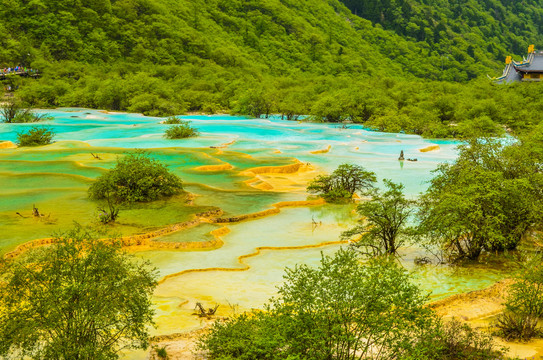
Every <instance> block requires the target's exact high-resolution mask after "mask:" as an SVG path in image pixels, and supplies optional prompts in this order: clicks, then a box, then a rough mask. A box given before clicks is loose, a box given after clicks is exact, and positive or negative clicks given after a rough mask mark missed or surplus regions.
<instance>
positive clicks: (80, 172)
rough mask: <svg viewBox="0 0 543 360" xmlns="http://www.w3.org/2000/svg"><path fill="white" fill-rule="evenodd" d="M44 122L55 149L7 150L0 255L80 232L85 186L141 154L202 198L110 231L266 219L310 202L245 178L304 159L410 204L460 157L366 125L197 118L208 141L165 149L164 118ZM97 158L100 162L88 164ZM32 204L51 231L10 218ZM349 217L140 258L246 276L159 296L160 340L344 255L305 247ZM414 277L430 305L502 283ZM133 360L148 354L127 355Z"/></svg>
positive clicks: (347, 213) (151, 209) (197, 231)
mask: <svg viewBox="0 0 543 360" xmlns="http://www.w3.org/2000/svg"><path fill="white" fill-rule="evenodd" d="M48 113H49V114H50V115H51V116H53V117H54V119H53V120H51V121H47V122H45V123H44V124H43V125H46V126H49V127H51V128H52V129H53V130H54V131H55V132H56V133H57V135H56V138H55V140H56V141H59V142H58V143H57V144H53V145H49V146H44V147H39V148H33V149H24V148H21V149H0V185H2V187H3V189H4V191H3V192H1V193H0V227H1V228H2V229H3V230H4V231H3V233H4V234H9V235H4V239H3V241H1V242H0V250H6V249H12V248H13V247H14V246H15V245H17V244H20V243H22V242H25V241H30V240H33V239H36V238H40V237H46V235H48V234H50V233H52V232H53V231H55V230H58V229H65V228H66V227H68V226H70V225H69V224H70V223H71V222H72V221H73V220H77V221H80V222H83V223H85V221H87V220H88V219H89V218H90V217H91V215H92V213H93V212H94V211H95V204H94V203H93V202H91V201H90V200H88V199H87V197H86V189H87V187H88V185H89V184H90V183H91V182H92V181H93V180H94V179H95V178H96V177H98V176H99V175H100V174H102V173H104V172H105V171H107V169H109V168H111V166H113V164H114V163H115V159H116V158H117V156H120V155H122V154H123V153H124V152H126V151H130V150H131V149H134V148H142V149H148V150H149V151H150V152H151V153H152V154H153V156H154V157H156V158H157V159H159V160H161V161H164V162H165V163H166V164H167V165H168V166H169V167H170V169H171V170H172V171H173V172H175V173H176V174H178V175H179V176H181V177H182V179H183V180H184V183H185V188H186V190H187V191H189V192H191V193H193V194H195V195H196V198H195V200H194V209H193V208H191V207H187V206H185V205H184V204H183V200H182V199H172V200H170V201H166V202H164V203H163V204H162V203H158V204H155V205H152V206H144V207H141V208H138V209H132V210H125V211H124V212H121V217H120V220H119V224H117V225H115V230H116V231H119V232H121V233H123V234H126V233H127V232H128V233H134V232H145V231H150V230H152V229H153V228H154V227H153V225H155V226H156V227H160V226H164V225H167V224H168V223H173V222H179V221H185V220H187V219H189V218H190V216H191V214H193V213H197V212H199V211H202V209H204V210H205V209H210V208H212V207H218V208H221V209H222V210H223V211H224V213H225V215H224V216H238V215H242V214H248V213H254V212H259V211H262V210H266V209H270V208H271V207H272V205H273V204H274V203H277V202H281V201H293V200H305V199H306V198H307V195H308V194H307V193H306V192H305V186H300V184H298V186H297V187H296V186H293V187H291V188H289V189H288V190H284V189H283V190H281V191H262V190H259V189H255V188H252V187H250V186H248V185H246V184H245V183H244V181H246V180H248V179H249V178H250V177H249V176H248V175H244V174H243V173H242V172H243V171H244V170H247V169H250V168H254V167H260V166H278V165H286V164H291V163H293V161H294V159H298V160H299V161H301V162H304V163H311V164H312V165H313V166H314V167H315V168H316V171H315V174H318V173H323V172H331V171H333V170H334V169H335V168H336V167H337V166H338V165H340V164H342V163H353V164H358V165H362V166H364V167H365V168H367V169H368V170H371V171H374V172H375V173H376V174H377V177H378V179H379V180H382V179H385V178H387V179H392V180H394V181H396V182H401V183H402V184H404V185H405V189H406V194H408V195H409V196H411V197H415V196H417V194H419V193H420V192H422V191H424V190H425V189H426V187H427V181H428V180H430V179H431V177H432V170H434V169H435V168H436V167H437V165H438V164H439V163H442V162H447V161H452V160H454V159H455V157H456V156H457V152H456V146H457V143H456V142H454V141H446V140H425V139H422V138H421V137H419V136H414V135H405V134H387V133H379V132H372V131H368V130H367V129H364V128H363V127H362V126H359V125H353V126H351V127H350V128H348V129H340V128H338V127H337V125H335V124H314V123H301V122H293V121H283V120H280V119H277V118H274V119H249V118H245V117H234V116H224V115H221V116H219V115H216V116H182V118H183V119H185V120H190V121H191V122H192V125H193V126H194V127H196V128H198V130H199V131H200V134H201V135H200V136H199V137H197V138H190V139H183V140H167V139H164V138H163V137H162V134H163V133H164V130H165V129H166V128H167V127H168V125H164V124H160V122H161V121H163V120H164V119H162V118H155V117H145V116H142V115H137V114H123V113H115V114H109V113H105V112H101V111H97V110H87V109H63V110H62V109H61V110H54V111H48ZM29 126H33V125H30V124H2V125H1V126H0V140H10V141H15V140H16V133H17V132H18V131H23V130H24V129H25V128H28V127H29ZM225 144H228V145H225ZM431 145H439V149H438V150H436V151H430V152H420V151H419V150H420V149H422V148H426V147H428V146H431ZM329 146H330V147H331V148H330V151H328V152H326V153H320V154H312V153H311V152H312V151H316V150H323V149H327V148H328V147H329ZM215 147H221V148H220V149H217V148H215ZM402 150H403V151H404V154H405V158H417V159H418V161H416V162H408V161H404V162H399V161H398V160H397V159H398V156H399V154H400V151H402ZM91 152H93V153H95V154H99V155H100V156H101V157H102V158H103V160H101V161H98V160H96V159H94V158H92V156H90V153H91ZM224 164H230V165H231V166H232V168H229V169H227V170H220V171H210V172H204V171H199V170H198V169H197V167H199V166H202V165H224ZM291 177H292V176H291V174H284V175H283V174H276V180H277V179H278V180H279V181H281V180H284V181H285V182H287V183H288V182H289V181H291ZM292 181H294V180H292ZM302 185H303V184H302ZM33 203H38V205H39V207H40V209H44V211H45V212H51V213H52V218H54V221H51V222H48V223H45V222H40V223H38V224H36V223H35V222H33V219H28V218H24V219H23V218H20V217H18V216H17V215H15V212H21V213H23V214H24V213H25V211H26V213H28V210H29V207H30V206H31V205H32V204H33ZM30 209H31V207H30ZM353 209H354V207H353V206H333V205H324V206H322V205H321V206H315V207H298V208H284V209H282V210H281V212H280V213H279V214H276V215H273V216H268V217H264V218H259V219H256V220H250V221H244V222H241V223H237V224H228V225H227V227H228V230H229V231H230V232H229V233H227V234H226V233H225V234H223V235H221V239H222V241H223V242H224V245H223V246H222V247H220V248H219V249H216V250H206V251H175V250H159V249H152V250H148V251H141V252H138V253H137V254H138V256H141V257H142V258H145V259H149V260H150V261H151V262H152V263H153V264H154V265H155V266H156V267H157V268H158V270H159V272H160V274H161V276H167V275H171V274H176V273H179V272H183V271H186V270H193V269H210V268H225V269H246V271H237V272H226V271H222V270H215V271H204V272H191V273H187V274H184V275H180V276H175V277H171V278H169V279H168V280H166V281H164V282H163V283H161V284H160V285H159V287H158V288H157V290H156V293H155V298H154V301H155V304H156V309H157V317H156V322H157V325H158V328H157V329H155V330H154V331H153V332H154V333H155V334H168V333H176V332H182V331H187V330H191V329H195V328H198V327H199V326H200V323H199V320H198V319H197V318H194V317H193V316H192V315H191V313H192V308H193V307H194V303H195V302H196V301H200V302H203V303H204V304H205V305H206V306H207V305H213V304H215V303H219V304H222V305H221V309H227V308H228V305H227V304H228V303H231V304H238V305H239V306H240V309H249V308H253V307H259V306H262V304H263V302H265V301H266V300H267V299H268V298H269V297H270V296H272V295H274V294H275V291H276V290H275V286H276V285H278V284H279V283H280V282H281V281H282V275H283V269H284V267H285V266H294V265H295V264H296V263H302V262H305V263H310V264H317V263H318V261H319V259H320V253H321V251H324V252H325V253H331V252H332V251H334V250H336V249H337V248H338V247H339V246H340V245H337V244H336V245H328V246H323V247H319V248H301V247H303V246H314V245H318V244H322V243H326V242H330V241H337V240H338V238H339V235H340V234H341V232H342V231H345V230H347V229H349V228H350V227H352V226H353V225H354V224H355V222H356V214H354V213H353ZM165 212H166V213H165ZM165 215H166V216H165ZM313 220H315V221H317V222H318V223H319V225H318V226H317V227H315V226H313V225H312V222H313ZM157 222H160V223H157ZM218 228H221V226H217V225H210V224H202V225H199V226H197V227H194V228H192V229H189V230H186V231H179V232H175V233H172V234H168V235H167V236H164V237H163V238H162V239H159V240H161V241H164V242H168V243H175V242H179V243H184V242H205V241H208V240H210V239H213V236H212V235H211V234H210V232H211V231H212V230H216V229H218ZM258 247H265V248H266V250H262V251H261V252H260V254H258V255H256V256H254V257H250V258H247V259H243V260H242V261H240V260H239V259H238V257H239V256H241V255H247V254H251V253H254V252H255V250H256V249H257V248H258ZM293 247H296V248H293ZM269 248H272V249H269ZM420 253H421V250H420V249H410V250H406V251H404V252H403V254H404V258H403V261H404V263H405V264H406V266H407V267H409V268H413V265H412V264H413V259H414V257H415V256H417V255H420ZM415 272H416V279H417V282H419V283H420V284H421V285H422V287H423V288H424V289H425V291H429V292H431V293H432V295H431V296H432V297H433V298H440V297H443V296H446V295H450V294H453V293H457V292H463V291H467V290H473V289H478V288H482V287H485V286H488V285H490V284H491V283H492V282H494V281H496V280H498V279H499V278H500V277H502V276H503V274H502V273H501V272H500V271H498V270H488V269H487V270H485V269H477V270H476V271H471V270H466V271H462V270H457V269H453V268H449V267H444V266H437V267H436V266H434V267H424V268H416V269H415ZM185 301H188V302H187V303H185ZM221 311H226V310H221ZM127 358H129V359H139V358H145V356H144V355H142V354H141V353H131V354H128V355H127Z"/></svg>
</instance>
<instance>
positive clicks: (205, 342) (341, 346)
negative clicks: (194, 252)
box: [200, 249, 433, 360]
mask: <svg viewBox="0 0 543 360" xmlns="http://www.w3.org/2000/svg"><path fill="white" fill-rule="evenodd" d="M284 278H285V283H284V284H283V285H282V286H280V287H279V297H278V298H277V299H272V300H271V301H270V302H269V304H268V305H267V307H266V312H253V313H250V314H243V315H241V316H239V317H235V318H233V319H231V320H227V321H226V322H224V323H221V322H218V323H216V324H215V325H214V327H213V328H212V330H211V332H210V333H209V334H208V335H206V336H204V337H203V339H202V341H201V344H200V345H201V347H202V348H204V349H208V350H209V351H210V355H211V358H212V359H233V358H236V359H256V358H258V359H287V358H288V359H315V360H326V359H364V358H366V357H370V356H372V359H375V360H379V359H383V360H384V359H388V360H394V359H400V358H401V354H405V353H409V352H410V351H411V350H412V349H414V347H415V345H416V343H417V342H418V340H419V339H420V337H421V336H424V334H426V332H427V331H428V329H430V328H431V326H432V325H431V324H432V322H433V318H432V312H431V310H430V309H428V308H425V307H423V305H424V303H425V301H426V297H425V296H423V295H422V294H421V292H420V291H419V290H418V288H417V287H416V286H414V285H412V284H411V283H410V281H409V277H408V275H407V273H406V272H405V270H403V269H402V268H401V267H400V266H399V265H397V264H396V263H394V262H392V261H388V260H386V259H380V260H375V259H374V260H371V261H369V263H367V264H365V265H363V264H361V262H360V259H359V258H358V256H357V254H356V253H355V252H354V251H352V250H351V249H341V250H339V251H338V252H337V253H336V254H335V255H333V256H324V255H323V256H322V259H321V263H320V266H319V267H317V268H312V267H309V266H306V265H298V266H296V267H295V268H293V269H287V270H286V273H285V276H284Z"/></svg>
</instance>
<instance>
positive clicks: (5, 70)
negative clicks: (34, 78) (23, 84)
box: [0, 65, 38, 75]
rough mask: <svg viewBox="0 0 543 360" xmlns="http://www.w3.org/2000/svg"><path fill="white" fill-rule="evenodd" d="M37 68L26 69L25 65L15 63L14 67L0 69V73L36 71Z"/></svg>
mask: <svg viewBox="0 0 543 360" xmlns="http://www.w3.org/2000/svg"><path fill="white" fill-rule="evenodd" d="M37 72H38V70H35V69H27V68H26V66H25V67H23V66H21V65H17V66H15V67H7V68H3V69H0V75H7V74H19V73H25V74H29V73H37Z"/></svg>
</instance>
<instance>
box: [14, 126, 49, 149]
mask: <svg viewBox="0 0 543 360" xmlns="http://www.w3.org/2000/svg"><path fill="white" fill-rule="evenodd" d="M54 135H55V133H54V132H53V130H51V129H49V128H47V127H39V126H33V127H31V128H30V130H28V131H27V132H20V133H17V143H18V144H19V146H41V145H47V144H50V143H51V142H53V136H54Z"/></svg>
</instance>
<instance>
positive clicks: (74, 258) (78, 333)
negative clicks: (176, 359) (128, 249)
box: [0, 225, 157, 360]
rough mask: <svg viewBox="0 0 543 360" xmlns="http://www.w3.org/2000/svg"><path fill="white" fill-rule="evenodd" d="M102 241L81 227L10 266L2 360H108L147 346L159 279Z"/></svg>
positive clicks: (1, 301)
mask: <svg viewBox="0 0 543 360" xmlns="http://www.w3.org/2000/svg"><path fill="white" fill-rule="evenodd" d="M100 235H103V234H100ZM100 235H99V234H96V233H94V232H93V231H91V230H89V229H86V228H82V227H81V226H79V225H78V226H76V227H75V228H74V229H73V230H70V231H68V232H66V233H63V234H59V235H57V236H56V237H55V243H54V244H53V245H50V246H48V247H42V248H38V249H33V250H30V252H29V253H28V254H26V255H24V256H22V257H20V258H17V259H16V260H13V261H10V262H8V263H5V264H2V274H3V275H2V282H3V284H4V286H3V287H2V289H1V291H0V320H1V321H0V355H7V356H8V357H23V355H24V356H28V357H30V358H32V359H59V360H60V359H88V360H90V359H97V360H100V359H104V360H105V359H116V358H118V351H119V350H120V349H121V348H132V349H139V348H145V347H146V346H147V343H148V329H147V326H148V325H151V324H152V316H153V310H152V309H151V298H150V296H151V294H152V292H153V289H154V287H155V286H156V277H157V274H156V272H155V270H153V269H151V268H150V267H149V264H148V263H144V262H142V261H140V260H136V259H135V258H134V257H133V256H130V255H128V254H126V253H124V252H123V251H122V250H121V247H120V244H119V243H118V242H116V241H104V240H97V238H98V236H100Z"/></svg>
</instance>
